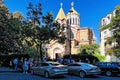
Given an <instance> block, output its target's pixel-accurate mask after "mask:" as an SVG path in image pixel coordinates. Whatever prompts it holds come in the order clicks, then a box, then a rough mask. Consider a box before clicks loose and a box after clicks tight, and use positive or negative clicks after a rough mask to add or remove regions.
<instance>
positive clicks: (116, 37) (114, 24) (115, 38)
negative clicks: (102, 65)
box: [107, 6, 120, 55]
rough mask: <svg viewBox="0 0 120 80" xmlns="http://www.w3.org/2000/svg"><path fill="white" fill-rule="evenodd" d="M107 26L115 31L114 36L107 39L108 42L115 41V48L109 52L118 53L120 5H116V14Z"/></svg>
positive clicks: (119, 43) (119, 45) (119, 51)
mask: <svg viewBox="0 0 120 80" xmlns="http://www.w3.org/2000/svg"><path fill="white" fill-rule="evenodd" d="M107 26H108V27H110V31H111V32H112V33H113V36H112V37H109V38H108V39H107V43H114V45H113V48H112V49H111V50H109V51H108V52H111V51H112V52H111V53H114V54H115V55H116V54H117V53H120V50H119V48H120V6H117V7H116V9H115V16H112V20H111V22H110V24H108V25H107ZM118 55H120V54H118Z"/></svg>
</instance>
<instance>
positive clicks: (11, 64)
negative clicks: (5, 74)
mask: <svg viewBox="0 0 120 80" xmlns="http://www.w3.org/2000/svg"><path fill="white" fill-rule="evenodd" d="M9 66H10V69H12V68H13V63H12V60H10V62H9Z"/></svg>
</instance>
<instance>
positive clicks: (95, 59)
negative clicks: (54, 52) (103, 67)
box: [63, 54, 99, 64]
mask: <svg viewBox="0 0 120 80" xmlns="http://www.w3.org/2000/svg"><path fill="white" fill-rule="evenodd" d="M71 57H72V59H73V60H75V61H79V59H80V60H81V61H82V62H86V58H87V59H89V61H90V63H91V64H95V63H96V62H98V61H99V58H98V57H96V56H93V55H88V54H72V55H71ZM63 58H64V59H69V58H70V55H69V54H68V55H64V57H63Z"/></svg>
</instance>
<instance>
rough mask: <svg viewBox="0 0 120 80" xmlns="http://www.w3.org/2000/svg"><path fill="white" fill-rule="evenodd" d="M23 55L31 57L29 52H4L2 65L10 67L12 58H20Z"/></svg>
mask: <svg viewBox="0 0 120 80" xmlns="http://www.w3.org/2000/svg"><path fill="white" fill-rule="evenodd" d="M21 57H25V58H29V57H30V56H29V54H4V55H0V66H3V67H8V66H9V62H10V60H13V59H14V58H18V59H20V58H21Z"/></svg>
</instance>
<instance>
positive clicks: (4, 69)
mask: <svg viewBox="0 0 120 80" xmlns="http://www.w3.org/2000/svg"><path fill="white" fill-rule="evenodd" d="M0 72H16V70H13V69H10V68H9V67H0Z"/></svg>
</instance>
